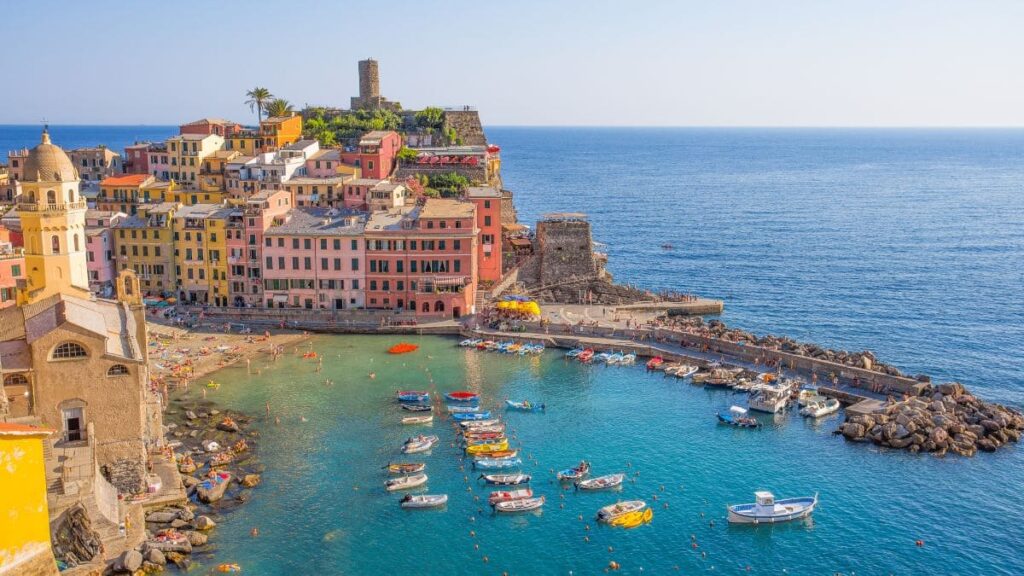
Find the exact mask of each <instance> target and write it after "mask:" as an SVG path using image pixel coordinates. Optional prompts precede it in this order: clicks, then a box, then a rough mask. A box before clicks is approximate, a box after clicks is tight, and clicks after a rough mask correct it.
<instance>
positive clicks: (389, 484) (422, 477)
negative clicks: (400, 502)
mask: <svg viewBox="0 0 1024 576" xmlns="http://www.w3.org/2000/svg"><path fill="white" fill-rule="evenodd" d="M426 483H427V475H426V474H423V473H420V474H414V475H412V476H399V477H398V478H392V479H390V480H388V481H386V482H384V488H386V489H387V491H388V492H394V491H395V490H408V489H410V488H416V487H418V486H423V485H424V484H426Z"/></svg>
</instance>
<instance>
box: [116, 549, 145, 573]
mask: <svg viewBox="0 0 1024 576" xmlns="http://www.w3.org/2000/svg"><path fill="white" fill-rule="evenodd" d="M139 568H142V554H140V553H139V552H138V551H137V550H125V551H124V552H122V553H121V555H120V556H118V557H117V560H115V561H114V572H128V573H133V572H135V571H136V570H138V569H139Z"/></svg>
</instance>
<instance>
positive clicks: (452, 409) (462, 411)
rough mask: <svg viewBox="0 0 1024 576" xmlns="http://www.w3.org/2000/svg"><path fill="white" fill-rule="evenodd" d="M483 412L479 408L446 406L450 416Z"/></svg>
mask: <svg viewBox="0 0 1024 576" xmlns="http://www.w3.org/2000/svg"><path fill="white" fill-rule="evenodd" d="M483 411H484V410H483V409H482V408H480V407H479V406H448V413H450V414H475V413H477V412H483Z"/></svg>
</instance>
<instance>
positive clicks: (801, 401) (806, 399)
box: [796, 388, 825, 406]
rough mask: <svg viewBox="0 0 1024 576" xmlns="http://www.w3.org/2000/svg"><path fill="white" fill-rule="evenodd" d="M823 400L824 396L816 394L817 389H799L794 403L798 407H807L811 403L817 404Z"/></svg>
mask: <svg viewBox="0 0 1024 576" xmlns="http://www.w3.org/2000/svg"><path fill="white" fill-rule="evenodd" d="M824 399H825V397H824V396H822V395H821V394H818V389H817V388H801V389H800V392H798V393H797V395H796V403H797V404H798V405H800V406H807V405H808V404H811V403H812V402H819V401H821V400H824Z"/></svg>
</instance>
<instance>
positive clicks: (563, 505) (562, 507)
mask: <svg viewBox="0 0 1024 576" xmlns="http://www.w3.org/2000/svg"><path fill="white" fill-rule="evenodd" d="M558 507H559V508H561V509H562V510H565V502H562V503H561V504H559V505H558Z"/></svg>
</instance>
